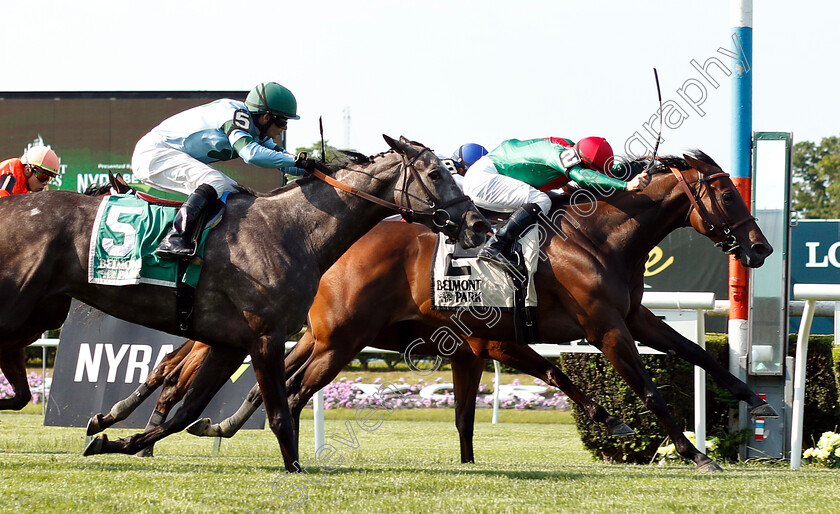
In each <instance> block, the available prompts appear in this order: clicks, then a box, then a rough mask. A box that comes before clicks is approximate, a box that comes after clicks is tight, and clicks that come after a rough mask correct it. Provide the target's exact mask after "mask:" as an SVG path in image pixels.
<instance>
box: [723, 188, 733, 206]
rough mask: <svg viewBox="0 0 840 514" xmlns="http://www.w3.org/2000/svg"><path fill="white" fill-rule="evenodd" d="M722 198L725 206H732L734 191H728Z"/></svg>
mask: <svg viewBox="0 0 840 514" xmlns="http://www.w3.org/2000/svg"><path fill="white" fill-rule="evenodd" d="M721 198H722V199H723V205H726V206H729V205H732V199H733V195H732V191H727V192H725V193H723V195H721Z"/></svg>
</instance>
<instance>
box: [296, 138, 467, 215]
mask: <svg viewBox="0 0 840 514" xmlns="http://www.w3.org/2000/svg"><path fill="white" fill-rule="evenodd" d="M425 152H431V150H430V149H429V148H426V147H423V149H422V150H420V151H419V152H417V155H415V156H414V157H412V158H411V159H410V160H409V161H408V162H406V161H405V158H403V162H402V164H401V165H400V173H401V174H402V180H401V183H400V184H399V186H398V187H396V188H395V189H394V193H395V195H396V193H400V196H399V199H400V201H401V202H402V203H404V204H405V205H406V206H405V207H404V206H402V205H399V204H396V203H393V202H389V201H387V200H383V199H381V198H379V197H376V196H373V195H371V194H369V193H366V192H364V191H361V190H359V189H356V188H355V187H352V186H349V185H347V184H345V183H343V182H341V181H339V180H336V179H334V178H333V177H331V176H329V175H326V174H325V173H323V172H322V171H320V170H318V169H313V170H312V172H311V174H312V175H314V176H315V177H317V178H319V179H320V180H323V181H324V182H326V183H327V184H329V185H331V186H333V187H335V188H337V189H341V190H342V191H344V192H346V193H350V194H351V195H354V196H358V197H359V198H363V199H365V200H367V201H369V202H373V203H375V204H377V205H381V206H383V207H387V208H388V209H391V210H392V211H395V212H398V213H399V214H400V215H402V217H403V219H405V220H406V221H408V222H412V223H413V222H415V221H420V222H422V221H423V220H431V222H432V224H433V225H434V226H435V227H437V228H439V229H444V228H446V227H461V225H463V223H464V220H463V219H462V220H461V224H460V225H459V224H458V223H455V222H454V221H452V219H451V217H450V215H449V212H448V211H447V210H446V209H448V208H449V207H451V206H453V205H457V204H459V203H462V202H469V201H470V197H468V196H466V195H464V194H462V195H461V196H458V197H455V198H453V199H451V200H449V201H447V202H444V203H441V204H439V200H438V198H437V197H436V196H435V194H434V193H433V192H432V191H431V190H429V188H428V187H427V186H426V184H424V183H423V181H422V180H421V178H420V172H419V171H417V168H416V167H415V166H414V164H415V163H416V162H417V160H418V159H419V158H420V156H421V155H423V154H424V153H425ZM433 155H434V154H433ZM348 169H352V168H348ZM442 172H444V173H449V172H448V171H447V170H446V169H443V170H442ZM410 178H413V179H414V180H416V181H417V183H418V185H419V186H420V188H421V189H422V190H423V195H424V196H425V198H420V197H419V196H417V195H414V194H412V193H410V192H409V191H408V183H409V179H410ZM412 198H413V199H416V200H419V201H421V202H424V203H425V204H426V205H427V206H428V208H426V209H423V210H415V209H412V208H411V207H408V205H410V203H409V202H410V199H412Z"/></svg>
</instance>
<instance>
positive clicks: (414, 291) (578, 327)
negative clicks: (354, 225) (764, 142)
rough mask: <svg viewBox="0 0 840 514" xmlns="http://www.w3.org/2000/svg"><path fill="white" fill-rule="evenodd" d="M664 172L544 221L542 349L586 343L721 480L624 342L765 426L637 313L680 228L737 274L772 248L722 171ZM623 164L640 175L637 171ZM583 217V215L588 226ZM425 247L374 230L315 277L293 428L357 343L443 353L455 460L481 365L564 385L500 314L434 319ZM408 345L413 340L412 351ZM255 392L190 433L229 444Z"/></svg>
mask: <svg viewBox="0 0 840 514" xmlns="http://www.w3.org/2000/svg"><path fill="white" fill-rule="evenodd" d="M661 162H662V164H661V165H658V166H657V167H655V168H654V170H655V171H657V172H659V173H656V174H655V175H654V178H653V180H652V182H651V184H650V185H649V186H648V187H647V188H645V190H644V191H642V192H640V193H617V194H615V195H613V196H612V197H600V198H598V197H596V196H595V195H590V196H592V201H589V202H580V203H579V204H574V203H568V202H564V200H563V199H555V206H554V209H553V210H552V211H551V216H550V219H543V220H542V223H541V226H540V230H541V231H542V236H544V237H542V238H541V250H542V255H544V258H543V259H542V260H541V262H540V265H539V268H538V271H537V275H536V279H535V283H536V287H537V292H538V298H539V307H538V333H539V341H540V342H555V343H559V342H564V341H568V340H573V339H578V338H582V337H585V338H586V339H587V340H589V341H590V342H591V343H592V344H594V345H596V346H597V347H598V348H599V349H600V350H601V351H602V352H603V353H604V354H605V355H606V356H607V358H608V359H609V360H610V361H611V362H612V364H613V365H614V366H615V367H616V369H617V370H618V371H619V373H620V374H621V375H622V376H623V377H624V379H625V380H626V381H627V383H628V384H629V385H630V386H631V387H632V388H633V389H634V391H635V392H636V393H637V394H639V395H640V396H641V397H642V399H643V401H644V403H645V405H646V406H647V407H648V408H650V409H651V411H652V412H654V413H655V414H656V415H657V416H658V418H659V419H660V422H661V423H662V424H663V426H664V427H665V430H666V431H667V432H668V434H669V436H670V437H671V438H672V440H673V441H674V442H675V444H676V447H677V449H678V451H679V452H680V453H681V455H683V456H684V457H686V458H689V459H691V460H693V461H694V462H695V463H696V465H697V468H698V469H701V470H719V469H720V468H719V466H717V464H716V463H715V462H714V461H712V460H711V459H709V458H708V457H707V456H706V455H704V454H702V453H701V452H699V451H698V450H697V449H696V448H695V447H694V446H693V445H692V444H691V443H690V442H689V441H688V439H687V438H685V436H684V435H683V434H682V431H681V429H680V428H679V427H678V426H677V424H676V423H675V422H674V420H673V418H672V417H671V415H670V413H669V412H668V410H667V406H666V405H665V403H664V401H663V400H662V397H661V395H660V394H659V392H658V391H657V390H656V388H655V386H654V385H653V383H652V382H651V380H650V378H649V376H648V374H647V372H646V371H645V370H644V368H643V366H642V361H641V359H640V357H639V355H638V352H637V350H636V348H635V344H634V343H633V341H634V339H635V340H638V341H640V342H642V343H644V344H646V345H648V346H651V347H653V348H655V349H658V350H661V351H663V352H669V353H675V354H677V355H679V356H681V357H682V358H684V359H686V360H687V361H689V362H690V363H692V364H694V365H697V366H700V367H703V368H704V369H705V370H706V371H707V372H709V373H710V374H711V375H712V376H713V377H714V378H715V379H716V380H718V381H719V382H720V383H721V385H723V386H724V387H726V388H727V389H728V390H729V391H731V392H732V393H733V395H734V396H735V397H737V398H738V399H739V400H742V401H745V402H746V403H748V404H749V405H750V407H751V410H750V412H751V413H752V414H753V415H760V416H774V415H776V412H775V411H774V409H773V408H772V407H771V406H770V405H769V404H767V403H766V402H765V401H764V400H762V399H761V398H759V397H758V396H757V395H756V394H755V393H753V392H752V391H751V390H750V389H749V388H748V387H747V386H746V384H744V383H743V382H741V381H740V380H738V379H737V378H735V377H734V376H732V375H731V374H730V373H729V372H728V371H727V370H725V369H724V368H722V367H721V366H720V365H719V364H718V363H717V362H716V361H714V359H712V358H711V356H710V355H709V354H708V353H706V352H705V351H704V350H702V349H701V348H700V347H699V346H697V345H695V344H693V343H691V342H690V341H688V340H687V339H685V338H684V337H682V336H681V335H679V334H678V333H677V332H676V331H674V330H673V329H671V328H670V327H669V326H668V325H667V324H666V323H664V322H663V321H661V320H660V319H658V318H657V317H656V316H654V315H653V314H652V313H651V312H650V311H649V310H648V309H646V308H645V307H644V306H642V305H641V296H642V292H643V280H642V279H643V273H644V263H645V262H646V260H647V255H648V252H649V251H650V249H651V248H653V247H654V246H655V245H656V244H657V243H658V242H659V241H661V240H662V239H663V238H664V237H665V236H666V235H667V234H668V233H670V232H671V231H673V230H675V229H677V228H679V227H683V226H689V225H691V226H693V227H694V228H695V229H696V230H697V231H698V232H700V233H701V234H704V235H706V236H707V237H709V238H710V239H711V240H712V241H713V242H715V244H716V245H717V246H720V247H722V248H723V249H724V250H725V251H726V252H727V253H730V254H734V255H735V256H736V257H737V258H738V259H739V260H740V261H741V263H742V264H744V265H746V266H750V267H757V266H760V265H761V264H762V263H763V262H764V259H765V258H766V257H767V256H768V255H770V253H771V252H772V248H770V245H769V244H768V243H767V240H766V239H765V238H764V236H763V234H761V231H760V230H759V228H758V226H757V225H756V223H755V221H754V219H753V218H752V217H751V216H750V215H749V211H748V209H747V207H746V205H745V204H744V202H743V200H742V199H741V197H740V195H739V194H738V192H737V190H736V189H735V188H734V186H733V185H732V182H731V181H730V180H729V178H728V175H726V174H725V173H723V172H722V171H721V170H720V168H719V167H718V166H717V165H716V164H715V163H714V162H713V161H712V160H711V159H710V158H708V157H707V156H706V155H705V154H702V153H701V152H697V153H695V154H693V155H686V156H685V159H684V160H683V159H677V158H663V159H661ZM632 165H633V167H634V168H635V169H636V170H638V169H641V163H639V162H636V163H632ZM668 171H670V173H669V172H668ZM663 172H664V173H663ZM681 184H686V185H685V186H682V185H681ZM689 184H690V185H689ZM574 196H575V195H573V196H572V199H574ZM579 196H586V195H579ZM587 217H591V218H592V219H589V220H584V218H587ZM593 221H595V222H593ZM435 241H436V236H435V235H434V234H432V233H430V232H428V231H425V230H423V229H419V228H417V227H412V226H407V225H405V224H400V223H382V224H380V225H379V226H377V227H376V228H375V229H374V230H372V231H371V232H370V233H369V234H367V235H366V236H365V237H363V238H362V239H361V240H359V241H358V242H357V243H356V244H355V245H354V246H353V247H352V248H351V249H350V250H349V251H348V253H346V254H345V255H344V256H342V258H341V259H339V261H338V262H337V263H336V264H335V265H334V266H333V267H332V268H331V269H330V270H329V271H328V272H327V273H326V274H325V275H324V277H322V280H321V283H320V286H319V290H318V294H317V295H316V298H315V301H314V303H313V305H312V308H311V309H310V313H309V321H310V325H309V329H308V331H307V333H306V334H305V335H304V337H303V339H302V340H301V341H300V342H299V343H298V345H297V346H296V347H295V348H294V349H293V350H292V351H291V352H290V354H289V355H288V356H287V358H286V366H287V373H288V374H289V380H288V382H287V388H288V391H289V393H290V397H289V398H290V405H291V408H292V411H293V414H294V415H295V419H296V421H297V420H298V416H299V414H300V410H301V409H302V408H303V406H304V405H305V404H306V402H307V401H308V399H309V398H310V397H311V396H312V394H314V392H315V391H317V390H318V389H320V388H321V387H323V386H324V385H326V384H327V383H329V381H331V380H332V379H333V378H334V377H335V376H336V374H337V373H338V372H339V371H340V370H341V368H342V367H343V366H344V365H345V364H346V363H347V362H349V361H350V360H351V359H352V358H354V357H355V355H356V354H357V353H358V352H359V350H361V349H362V348H363V347H364V346H367V345H370V346H375V347H379V348H384V349H396V350H405V349H406V347H407V346H410V347H411V349H412V353H413V354H422V353H426V354H432V355H436V354H441V353H443V354H446V355H449V356H450V358H451V360H452V364H453V373H454V375H455V377H454V382H455V387H456V399H457V400H456V404H457V407H456V408H457V409H458V421H457V424H458V428H459V431H460V432H461V449H462V460H472V444H471V440H470V439H471V434H472V421H473V418H472V408H471V406H472V405H474V401H475V392H476V389H477V386H478V380H479V377H480V374H481V370H482V369H483V361H481V360H480V359H482V358H486V357H489V358H497V359H499V360H502V361H503V362H507V363H509V364H510V363H513V365H514V366H515V367H517V368H519V369H521V370H525V369H530V370H533V372H532V374H534V375H535V376H539V377H540V378H543V380H546V378H548V379H547V380H546V382H549V383H552V382H553V381H552V380H551V377H552V376H553V377H558V376H562V374H560V375H558V373H559V370H557V369H556V368H554V367H553V366H552V365H551V364H550V363H548V362H547V361H545V359H542V358H541V357H540V356H538V355H536V354H535V353H534V352H533V351H531V350H530V348H528V347H522V346H519V345H517V344H516V342H515V341H514V338H513V334H514V330H513V326H512V316H510V315H509V314H504V315H502V316H501V317H500V318H499V319H498V320H497V321H496V322H495V323H494V324H493V325H492V326H488V320H487V317H486V316H481V317H476V316H475V315H474V314H475V313H473V312H457V313H455V314H454V315H453V313H451V312H449V313H447V312H441V311H435V310H432V309H431V301H430V294H431V290H430V280H429V268H430V262H431V258H432V253H433V249H434V246H435ZM441 328H447V329H449V331H450V334H451V333H458V334H462V335H464V338H463V340H462V344H460V345H458V346H457V347H455V348H454V349H450V348H449V347H450V346H451V345H447V348H443V347H442V346H441V345H440V344H439V343H440V341H441V340H442V338H441V331H440V329H441ZM448 335H449V334H445V336H448ZM418 341H420V342H421V344H419V345H418V344H415V343H416V342H418ZM409 343H411V344H409ZM541 370H549V371H541ZM529 372H530V371H529ZM541 375H546V376H545V377H544V376H541ZM553 385H558V384H557V383H556V382H555V383H554V384H553ZM567 385H568V384H567ZM464 389H466V390H464ZM459 391H460V394H459ZM257 392H258V389H257V388H255V389H254V390H252V392H251V394H249V395H248V400H247V401H246V403H245V404H243V407H242V408H241V409H240V411H239V412H238V413H237V414H236V415H234V416H233V418H230V419H228V420H225V421H223V422H222V423H220V424H218V425H210V422H209V420H201V421H199V422H198V423H197V424H195V425H194V426H193V427H191V429H190V431H191V432H193V433H199V434H202V435H224V436H230V435H232V433H233V432H234V431H235V430H236V428H237V427H238V426H241V423H242V422H244V419H245V418H246V416H247V414H248V412H251V411H252V410H254V409H256V405H258V404H259V395H258V394H256V393H257ZM467 406H470V408H469V409H467V408H466V407H467ZM467 410H469V411H470V412H466V411H467Z"/></svg>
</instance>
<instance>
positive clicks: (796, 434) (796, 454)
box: [790, 300, 817, 469]
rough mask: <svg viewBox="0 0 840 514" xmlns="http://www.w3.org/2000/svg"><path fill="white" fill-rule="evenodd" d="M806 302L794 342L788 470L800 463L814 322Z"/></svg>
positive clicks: (813, 302) (810, 303)
mask: <svg viewBox="0 0 840 514" xmlns="http://www.w3.org/2000/svg"><path fill="white" fill-rule="evenodd" d="M816 303H817V301H816V300H808V301H807V303H805V309H804V310H803V311H802V319H801V320H800V322H799V336H798V337H797V340H796V362H795V366H796V370H795V373H794V375H793V419H792V420H791V424H790V469H799V467H800V465H801V462H802V425H803V420H804V416H805V378H806V377H805V365H806V364H807V361H808V338H809V337H810V336H811V322H812V321H813V320H814V304H816Z"/></svg>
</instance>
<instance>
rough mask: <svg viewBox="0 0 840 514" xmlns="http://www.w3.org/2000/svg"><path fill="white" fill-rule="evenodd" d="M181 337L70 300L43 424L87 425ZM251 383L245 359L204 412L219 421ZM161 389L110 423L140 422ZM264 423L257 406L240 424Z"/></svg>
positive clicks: (133, 386) (250, 370)
mask: <svg viewBox="0 0 840 514" xmlns="http://www.w3.org/2000/svg"><path fill="white" fill-rule="evenodd" d="M183 342H184V338H183V337H177V336H173V335H170V334H165V333H163V332H158V331H156V330H152V329H149V328H146V327H142V326H140V325H135V324H133V323H128V322H126V321H122V320H119V319H117V318H114V317H111V316H108V315H106V314H104V313H102V312H100V311H97V310H96V309H94V308H92V307H89V306H87V305H85V304H83V303H80V302H75V301H74V302H73V305H72V306H71V308H70V315H69V316H68V318H67V320H66V321H65V322H64V327H63V328H62V329H61V341H60V343H59V346H58V353H57V354H56V359H55V369H54V375H53V380H52V385H51V387H50V396H49V401H48V403H47V412H46V417H45V419H44V425H47V426H63V427H84V426H87V422H88V420H89V419H90V417H91V416H92V415H94V414H97V413H100V412H101V413H103V414H107V413H108V411H109V410H110V409H111V407H112V406H113V405H114V404H115V403H117V402H118V401H120V400H122V399H123V398H125V397H127V396H128V395H130V394H131V393H133V392H134V390H135V389H137V386H139V385H140V384H141V383H143V382H144V381H145V380H146V376H147V375H148V374H149V372H151V371H152V370H153V369H154V368H155V366H156V365H157V364H158V363H159V362H160V361H161V360H162V359H163V357H164V356H165V355H166V354H167V353H169V352H170V351H172V350H173V349H175V348H177V347H178V346H180V345H181V344H182V343H183ZM254 383H256V377H255V376H254V370H253V368H252V366H251V365H250V362H248V361H246V362H244V363H243V364H242V366H241V367H240V369H239V370H238V371H237V372H236V373H235V374H234V375H233V376H232V377H231V378H230V380H228V382H227V383H226V384H225V386H224V387H223V388H222V390H221V391H219V393H218V394H217V395H216V396H215V397H214V398H213V400H212V401H211V402H210V405H208V406H207V408H206V409H205V410H204V412H203V413H202V417H209V418H211V419H213V421H215V422H219V421H221V420H222V419H224V418H226V417H227V416H230V415H231V414H233V413H234V412H236V409H237V408H239V405H240V404H241V403H242V400H244V399H245V395H246V394H248V391H249V390H250V389H251V387H252V386H253V385H254ZM159 391H160V390H157V391H155V392H154V393H153V394H152V396H151V397H149V398H148V399H147V400H146V401H145V402H144V403H143V404H142V405H140V406H139V407H138V408H137V410H135V411H134V412H133V413H132V414H131V415H130V416H129V417H128V418H126V419H125V420H123V421H121V422H119V423H117V424H116V425H114V427H118V428H140V429H142V428H144V427H145V426H146V422H147V421H148V420H149V416H151V414H152V411H153V409H154V406H155V402H156V400H157V396H158V393H159ZM177 408H178V407H176V408H175V409H177ZM175 409H173V413H174V410H175ZM171 416H172V413H170V417H171ZM264 426H265V410H264V409H263V408H262V407H261V408H260V409H259V410H258V411H257V412H256V413H255V414H254V416H252V417H251V419H249V420H248V422H247V423H246V424H245V426H244V428H250V429H261V428H263V427H264Z"/></svg>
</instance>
